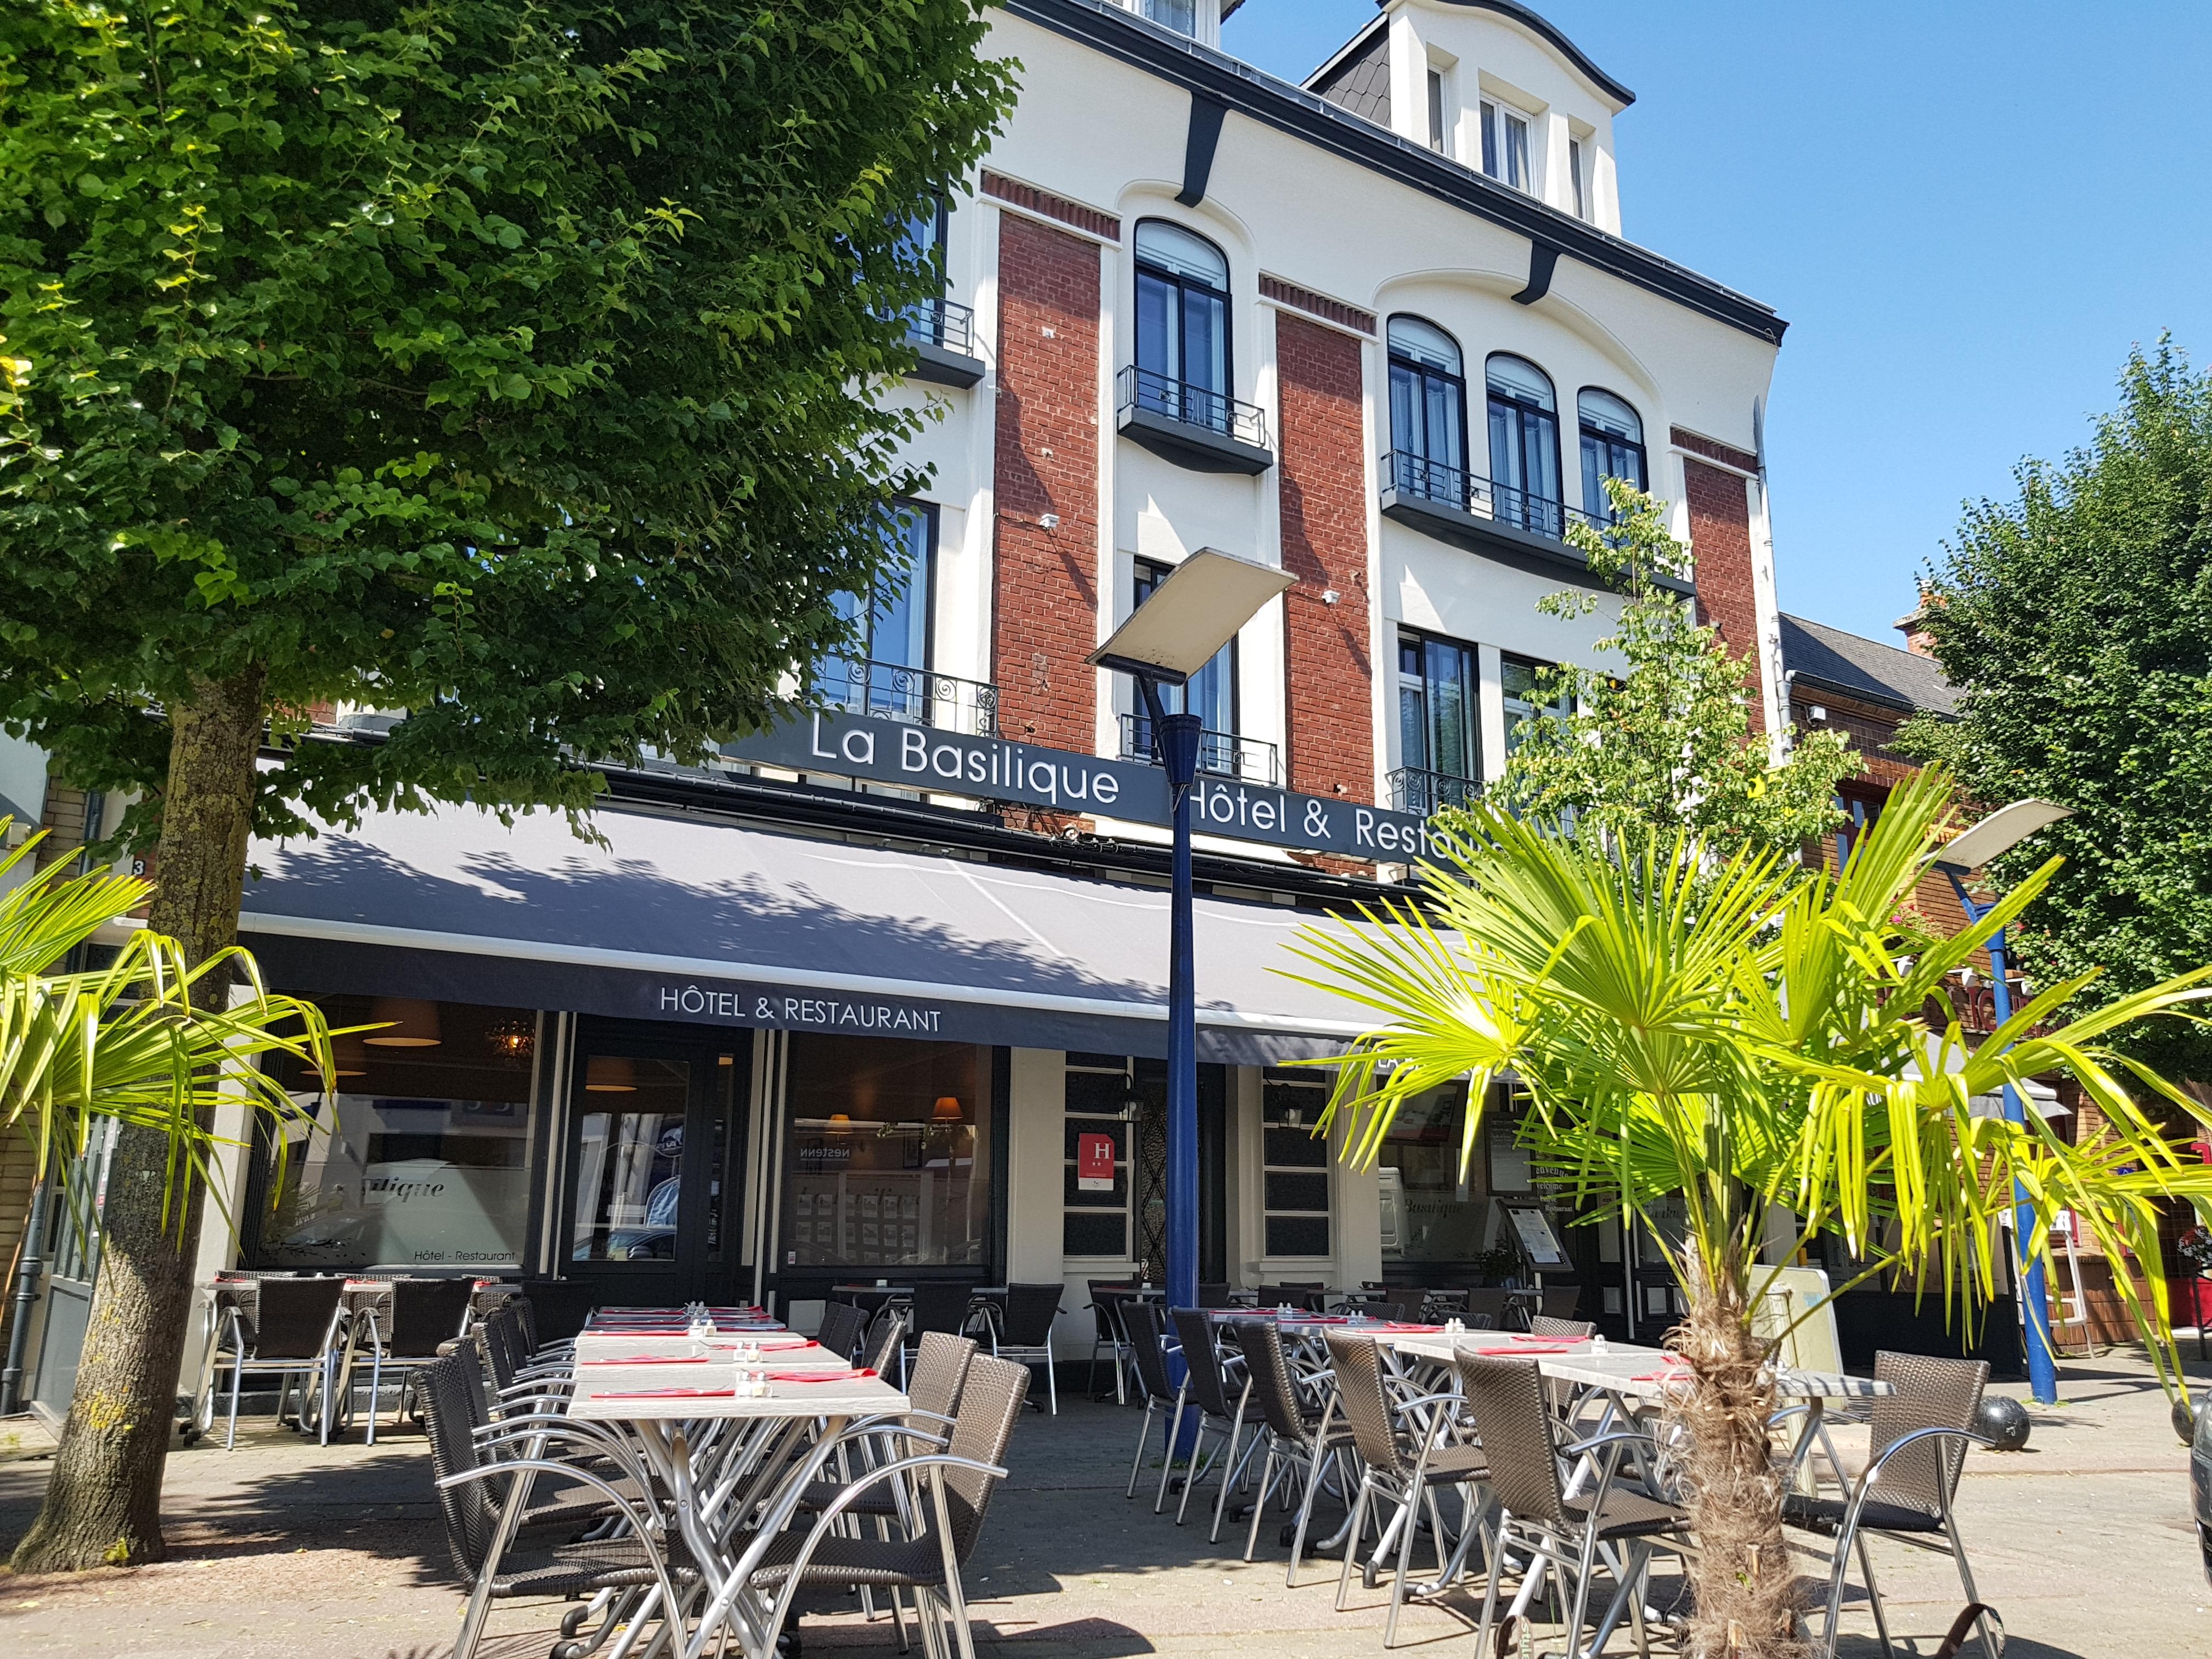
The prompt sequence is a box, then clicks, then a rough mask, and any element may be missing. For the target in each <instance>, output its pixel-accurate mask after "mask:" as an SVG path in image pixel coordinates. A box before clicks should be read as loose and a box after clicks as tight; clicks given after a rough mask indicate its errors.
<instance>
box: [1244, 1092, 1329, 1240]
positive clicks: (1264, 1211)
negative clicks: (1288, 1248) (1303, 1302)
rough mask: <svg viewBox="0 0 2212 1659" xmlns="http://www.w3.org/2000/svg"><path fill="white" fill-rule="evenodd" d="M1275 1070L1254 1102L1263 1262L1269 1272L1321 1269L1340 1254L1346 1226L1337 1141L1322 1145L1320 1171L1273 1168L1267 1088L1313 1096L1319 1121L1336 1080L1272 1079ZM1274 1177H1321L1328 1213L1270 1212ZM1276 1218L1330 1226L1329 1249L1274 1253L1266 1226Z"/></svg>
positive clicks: (1308, 1166)
mask: <svg viewBox="0 0 2212 1659" xmlns="http://www.w3.org/2000/svg"><path fill="white" fill-rule="evenodd" d="M1273 1069H1274V1068H1273V1067H1267V1068H1263V1069H1262V1070H1261V1073H1260V1079H1259V1082H1260V1088H1259V1091H1258V1098H1257V1100H1256V1101H1255V1105H1256V1106H1257V1107H1258V1114H1257V1115H1258V1119H1259V1133H1258V1134H1257V1136H1256V1137H1255V1140H1254V1145H1253V1158H1254V1160H1255V1164H1256V1167H1257V1169H1258V1170H1259V1176H1260V1179H1259V1182H1258V1185H1257V1188H1256V1189H1255V1193H1254V1194H1253V1195H1254V1197H1255V1198H1256V1199H1257V1200H1258V1204H1257V1206H1256V1212H1257V1215H1258V1218H1259V1225H1260V1237H1259V1241H1258V1242H1259V1247H1260V1260H1261V1261H1262V1262H1263V1263H1265V1264H1266V1265H1267V1267H1269V1268H1273V1267H1280V1266H1295V1267H1319V1266H1322V1265H1324V1264H1329V1263H1334V1261H1336V1260H1337V1259H1338V1256H1339V1255H1340V1253H1341V1249H1342V1245H1343V1225H1344V1224H1343V1218H1342V1215H1341V1213H1340V1212H1341V1210H1342V1208H1343V1206H1342V1205H1341V1204H1340V1202H1339V1200H1338V1193H1337V1181H1336V1137H1335V1136H1334V1135H1333V1134H1332V1135H1331V1136H1329V1137H1328V1139H1325V1140H1324V1141H1322V1143H1321V1144H1322V1147H1323V1149H1324V1155H1323V1158H1322V1164H1321V1167H1320V1168H1319V1169H1318V1170H1316V1168H1315V1167H1314V1166H1313V1165H1312V1164H1270V1163H1268V1161H1267V1090H1268V1088H1269V1087H1270V1086H1271V1085H1289V1086H1291V1087H1295V1088H1298V1089H1300V1090H1302V1091H1307V1092H1310V1094H1311V1095H1312V1097H1313V1111H1314V1114H1315V1115H1316V1117H1318V1116H1319V1115H1320V1112H1321V1109H1322V1107H1324V1106H1326V1105H1328V1095H1329V1089H1330V1086H1331V1084H1332V1082H1333V1079H1332V1078H1331V1077H1330V1076H1329V1074H1328V1073H1323V1072H1319V1071H1316V1072H1311V1073H1306V1072H1300V1073H1294V1074H1291V1075H1288V1076H1284V1077H1274V1076H1271V1075H1270V1073H1271V1072H1272V1071H1273ZM1273 1174H1279V1175H1316V1174H1318V1175H1320V1176H1322V1179H1323V1180H1324V1181H1325V1182H1327V1185H1328V1208H1327V1209H1326V1210H1325V1211H1323V1210H1277V1209H1273V1208H1270V1207H1269V1206H1268V1203H1267V1177H1268V1176H1270V1175H1273ZM1275 1216H1284V1217H1287V1218H1297V1219H1300V1220H1310V1219H1314V1218H1320V1219H1322V1220H1324V1221H1325V1222H1326V1223H1327V1224H1328V1249H1327V1250H1326V1251H1324V1252H1323V1253H1322V1254H1321V1255H1277V1254H1275V1252H1274V1251H1273V1250H1272V1249H1269V1248H1268V1243H1267V1223H1268V1221H1269V1219H1270V1218H1273V1217H1275Z"/></svg>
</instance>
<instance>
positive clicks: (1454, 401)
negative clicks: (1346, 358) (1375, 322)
mask: <svg viewBox="0 0 2212 1659" xmlns="http://www.w3.org/2000/svg"><path fill="white" fill-rule="evenodd" d="M1389 341H1390V451H1391V453H1390V470H1391V472H1392V474H1393V477H1394V482H1395V484H1396V487H1397V488H1398V489H1401V490H1403V491H1405V492H1406V493H1407V494H1408V495H1425V496H1426V497H1428V498H1429V499H1430V500H1431V501H1449V503H1450V504H1451V505H1452V506H1454V507H1465V506H1466V505H1467V372H1466V370H1465V368H1463V367H1462V360H1461V357H1460V352H1459V345H1458V343H1457V342H1455V340H1454V339H1453V338H1452V337H1451V336H1450V335H1449V334H1447V333H1445V332H1444V331H1443V330H1442V329H1440V328H1438V327H1437V325H1435V324H1434V323H1427V322H1424V321H1422V320H1421V319H1419V317H1393V318H1392V319H1390V331H1389Z"/></svg>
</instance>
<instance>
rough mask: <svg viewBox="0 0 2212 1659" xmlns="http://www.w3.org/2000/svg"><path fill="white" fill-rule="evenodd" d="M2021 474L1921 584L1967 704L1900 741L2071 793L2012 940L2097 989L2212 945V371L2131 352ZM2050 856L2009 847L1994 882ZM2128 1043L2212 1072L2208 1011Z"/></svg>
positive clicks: (2031, 790) (2029, 957) (2059, 973)
mask: <svg viewBox="0 0 2212 1659" xmlns="http://www.w3.org/2000/svg"><path fill="white" fill-rule="evenodd" d="M2015 477H2016V479H2017V482H2018V484H2019V494H2018V495H2017V496H2016V497H2015V499H2013V500H2012V501H2003V502H1999V501H1981V502H1979V503H1977V504H1975V505H1973V506H1972V507H1969V508H1968V510H1967V512H1966V516H1965V518H1964V520H1963V521H1962V522H1961V523H1960V528H1959V532H1958V535H1957V537H1956V538H1955V539H1954V541H1953V542H1951V543H1950V544H1948V548H1947V550H1946V551H1945V554H1944V556H1943V557H1942V559H1940V560H1939V561H1937V562H1936V564H1935V566H1934V568H1932V570H1931V571H1930V572H1929V576H1928V580H1927V594H1926V599H1925V600H1924V603H1923V606H1922V612H1921V614H1922V617H1923V623H1924V625H1925V626H1926V628H1927V629H1928V631H1929V633H1930V634H1931V635H1933V636H1934V649H1935V653H1936V659H1937V660H1938V661H1939V662H1941V663H1942V665H1943V671H1944V673H1945V675H1946V676H1947V677H1948V678H1949V679H1950V680H1951V682H1952V684H1954V685H1956V686H1958V687H1960V693H1961V695H1960V707H1959V714H1958V719H1957V720H1956V722H1955V723H1948V722H1941V723H1939V722H1936V721H1933V720H1922V721H1920V722H1917V723H1916V725H1915V726H1912V727H1911V728H1909V729H1908V731H1907V732H1906V733H1905V738H1904V739H1903V740H1904V741H1905V742H1906V743H1910V744H1914V745H1915V746H1916V747H1917V749H1918V750H1919V751H1920V752H1923V753H1926V754H1929V755H1933V756H1936V757H1942V758H1943V759H1946V760H1948V761H1949V762H1950V763H1953V764H1954V765H1955V766H1956V767H1957V769H1958V770H1959V774H1960V778H1961V781H1963V783H1964V785H1965V787H1966V789H1967V790H1968V791H1969V792H1970V793H1972V796H1973V797H1974V798H1975V799H1979V800H1983V801H1987V802H1990V803H1992V804H1994V803H1998V802H2002V801H2007V800H2014V799H2020V798H2021V797H2023V796H2031V795H2033V796H2040V797H2043V798H2044V799H2049V800H2054V801H2057V802H2059V803H2060V804H2061V805H2066V806H2069V807H2071V808H2073V809H2074V816H2073V817H2070V818H2068V819H2066V820H2064V821H2063V822H2062V823H2055V824H2053V825H2051V827H2050V828H2049V829H2045V830H2044V831H2042V832H2041V833H2040V834H2039V836H2037V837H2036V838H2035V846H2036V848H2038V849H2039V850H2040V851H2052V850H2055V851H2057V852H2060V853H2063V854H2064V855H2065V858H2066V864H2065V866H2064V868H2063V869H2062V870H2061V871H2060V872H2058V874H2057V876H2056V877H2054V878H2052V879H2051V882H2050V884H2048V885H2047V886H2046V887H2045V888H2044V889H2043V890H2042V892H2041V894H2040V896H2039V897H2038V898H2037V900H2036V902H2034V904H2033V905H2032V906H2030V907H2029V908H2028V909H2027V912H2026V914H2025V915H2024V916H2023V917H2022V920H2021V927H2019V928H2018V929H2016V930H2015V933H2014V934H2013V935H2012V936H2011V942H2012V943H2013V945H2014V948H2015V951H2016V952H2017V954H2018V957H2019V959H2020V960H2021V963H2022V964H2023V966H2024V967H2025V968H2026V969H2027V970H2028V972H2029V973H2030V974H2031V975H2033V976H2034V977H2035V979H2037V980H2038V981H2045V982H2048V981H2057V980H2062V979H2065V978H2068V977H2069V976H2071V975H2075V974H2079V973H2082V972H2085V971H2087V970H2088V969H2091V968H2101V969H2104V970H2105V971H2104V973H2103V975H2102V976H2101V977H2100V979H2098V980H2097V981H2096V982H2095V984H2094V985H2093V987H2091V988H2090V989H2089V990H2088V991H2087V993H2086V994H2085V996H2086V999H2087V1001H2088V1002H2090V1003H2094V1002H2096V1001H2098V1000H2101V999H2103V998H2106V997H2111V996H2118V995H2123V994H2127V993H2129V992H2131V991H2136V990H2139V989H2141V988H2142V987H2145V986H2148V985H2152V984H2155V983H2156V982H2158V981H2160V980H2162V979H2165V978H2166V977H2167V976H2168V975H2172V974H2176V973H2179V972H2181V971H2183V970H2184V969H2186V968H2188V967H2191V966H2193V965H2194V964H2196V963H2201V962H2205V961H2208V960H2212V376H2208V375H2205V374H2199V373H2197V372H2196V371H2195V370H2194V369H2193V368H2191V365H2190V363H2189V362H2188V360H2187V359H2186V358H2185V356H2183V355H2182V354H2181V353H2180V352H2179V350H2177V349H2174V348H2173V347H2172V345H2171V344H2169V343H2166V342H2160V344H2159V345H2158V347H2157V348H2156V349H2154V350H2153V351H2151V352H2149V353H2147V354H2146V353H2143V352H2140V351H2138V352H2136V353H2135V354H2133V355H2132V356H2130V358H2129V360H2128V362H2127V366H2126V368H2125V369H2124V371H2123V373H2122V374H2121V377H2120V402H2119V406H2118V409H2116V410H2113V411H2112V413H2110V414H2108V415H2106V416H2104V417H2102V418H2101V419H2100V420H2099V421H2098V422H2097V425H2096V432H2095V435H2094V437H2093V439H2092V440H2091V441H2090V442H2089V444H2088V445H2087V447H2085V448H2082V449H2080V450H2076V451H2075V452H2074V453H2070V454H2069V455H2068V456H2067V457H2066V458H2065V459H2063V460H2062V461H2060V462H2058V463H2057V464H2055V465H2054V464H2051V463H2046V462H2042V461H2034V460H2031V461H2027V462H2024V463H2023V464H2022V465H2021V467H2020V468H2019V470H2018V471H2017V473H2016V475H2015ZM2037 856H2038V854H2031V853H2029V852H2027V851H2025V850H2021V851H2017V852H2015V853H2013V854H2008V855H2007V856H2006V857H2004V858H2002V859H2001V860H1998V861H1997V863H1996V866H1994V868H1993V871H1992V874H1993V876H1994V878H1995V879H1996V883H1997V884H1998V886H1999V887H2000V888H2009V887H2010V886H2012V885H2013V884H2015V883H2016V882H2018V881H2019V880H2020V879H2021V878H2023V877H2024V876H2025V875H2026V874H2027V872H2028V871H2029V870H2030V869H2031V868H2032V867H2033V861H2034V859H2035V858H2036V857H2037ZM2130 1042H2131V1043H2132V1045H2133V1047H2134V1048H2135V1051H2136V1052H2137V1053H2139V1054H2142V1055H2143V1056H2144V1057H2145V1058H2147V1059H2148V1060H2151V1061H2152V1062H2154V1064H2156V1065H2158V1066H2160V1067H2161V1068H2163V1069H2166V1070H2170V1071H2172V1072H2173V1073H2176V1074H2178V1075H2182V1076H2187V1077H2191V1078H2194V1079H2199V1080H2204V1079H2212V1037H2208V1036H2207V1034H2206V1032H2205V1031H2204V1030H2203V1028H2201V1027H2197V1026H2180V1027H2177V1026H2172V1025H2170V1024H2169V1025H2161V1026H2159V1027H2155V1028H2151V1029H2148V1030H2144V1031H2142V1032H2141V1033H2139V1034H2137V1035H2136V1036H2134V1037H2133V1038H2132V1039H2130Z"/></svg>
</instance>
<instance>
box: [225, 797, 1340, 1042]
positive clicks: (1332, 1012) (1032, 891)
mask: <svg viewBox="0 0 2212 1659" xmlns="http://www.w3.org/2000/svg"><path fill="white" fill-rule="evenodd" d="M594 821H595V823H597V825H598V827H599V830H600V832H601V833H602V834H604V835H605V836H606V838H607V842H608V844H607V845H606V846H604V847H597V846H592V845H591V844H589V843H587V842H582V841H580V840H578V839H577V838H576V837H574V836H572V835H570V834H569V833H568V829H567V826H566V825H565V824H564V823H562V821H561V820H560V819H559V818H558V817H550V816H545V815H536V816H532V817H526V818H523V819H522V820H520V822H518V823H516V824H515V825H514V827H513V828H512V829H505V828H502V827H501V825H500V823H498V821H497V820H496V819H495V818H493V817H489V815H487V814H484V813H482V812H478V811H475V810H473V809H469V808H447V809H445V810H443V811H440V812H438V813H435V814H416V813H381V814H377V815H374V816H372V817H370V818H369V819H368V820H367V821H366V822H365V823H363V825H362V828H361V829H358V830H351V831H346V830H337V831H330V832H326V833H325V834H324V835H323V836H320V837H319V838H316V839H312V840H295V841H290V842H283V843H278V844H268V843H261V844H257V845H256V847H255V848H254V850H253V854H252V865H253V866H254V867H255V868H256V869H257V870H258V872H259V874H258V878H249V880H248V881H247V884H246V897H245V903H244V907H243V914H242V915H241V917H240V928H241V930H242V933H243V936H244V941H245V943H246V944H247V945H250V946H251V947H252V949H253V951H255V953H256V955H257V956H258V957H260V958H261V959H262V961H263V963H264V967H265V969H267V971H268V972H269V974H270V977H271V978H272V979H273V980H276V981H278V982H281V983H283V984H284V985H286V986H287V987H292V988H296V989H298V990H301V991H304V992H353V993H369V994H410V995H416V996H429V997H437V998H443V999H447V1000H457V1001H471V1002H488V1003H506V1004H510V1005H513V1006H527V1007H538V1008H562V1009H569V1010H574V1011H576V1012H588V1013H600V1014H611V1015H617V1016H621V1017H624V1018H641V1019H679V1020H693V1021H704V1022H710V1023H714V1024H735V1025H756V1026H775V1027H781V1028H787V1029H792V1030H840V1031H849V1032H853V1033H856V1034H870V1033H872V1034H878V1035H886V1036H921V1037H927V1036H939V1037H945V1038H949V1039H953V1040H957V1041H963V1042H992V1043H1006V1044H1011V1045H1015V1046H1019V1047H1029V1048H1082V1049H1092V1050H1099V1051H1103V1052H1107V1053H1117V1054H1164V1052H1165V1051H1166V1046H1167V1027H1166V1017H1167V1011H1166V993H1165V985H1166V971H1167V954H1168V895H1167V893H1166V891H1165V890H1164V889H1158V888H1152V887H1146V886H1140V885H1136V884H1127V883H1121V882H1113V881H1105V880H1098V879H1092V878H1085V877H1084V876H1082V875H1079V874H1074V873H1062V872H1051V871H1036V870H1029V869H1023V868H1019V867H1016V866H1006V865H997V864H988V863H981V862H975V861H972V860H965V859H962V858H957V857H953V856H949V855H932V854H922V853H912V852H895V851H890V850H886V849H884V848H871V847H863V846H854V845H852V844H849V843H848V842H840V841H835V840H829V839H823V838H816V837H811V836H801V835H791V834H783V833H778V832H776V831H773V830H769V829H759V828H752V827H743V826H738V825H733V824H728V823H711V822H703V821H701V820H698V819H695V818H684V817H663V816H657V815H652V814H647V813H643V812H635V811H619V810H606V811H600V812H599V813H598V814H597V815H596V817H595V820H594ZM1195 914H1196V923H1197V946H1196V950H1197V963H1198V1000H1199V1012H1198V1020H1199V1048H1200V1054H1201V1055H1202V1056H1203V1057H1204V1058H1206V1059H1208V1060H1232V1061H1237V1062H1242V1063H1248V1064H1250V1063H1264V1062H1266V1061H1268V1060H1276V1059H1287V1058H1291V1057H1293V1056H1298V1055H1317V1054H1334V1053H1335V1052H1337V1051H1338V1050H1340V1048H1342V1047H1343V1046H1344V1044H1345V1043H1346V1042H1347V1041H1349V1040H1350V1038H1351V1037H1352V1036H1355V1035H1356V1034H1357V1033H1358V1031H1359V1030H1362V1029H1363V1027H1362V1025H1361V1024H1360V1021H1359V1011H1358V1009H1357V1008H1355V1007H1353V1006H1351V1005H1349V1004H1346V1003H1344V1002H1341V1001H1339V1000H1335V999H1333V998H1330V997H1328V996H1325V995H1323V994H1321V993H1320V992H1317V991H1314V990H1311V989H1310V988H1308V987H1305V986H1303V985H1298V984H1295V983H1292V982H1291V981H1289V980H1287V979H1285V978H1283V977H1282V976H1281V975H1280V973H1279V972H1278V971H1276V970H1278V969H1291V970H1293V971H1295V970H1296V969H1297V967H1298V966H1299V963H1298V962H1297V959H1296V958H1295V957H1291V955H1290V953H1289V951H1287V950H1286V948H1285V947H1286V945H1288V944H1289V942H1290V941H1291V938H1292V936H1293V935H1294V934H1295V933H1296V932H1297V929H1298V927H1300V926H1302V925H1303V924H1304V923H1306V922H1308V921H1312V920H1314V917H1313V915H1312V914H1311V913H1310V912H1300V911H1297V910H1294V909H1291V908H1289V907H1287V906H1281V905H1274V904H1266V903H1251V904H1247V903H1237V902H1231V901H1228V900H1225V899H1218V898H1211V897H1203V896H1201V897H1200V899H1199V900H1198V901H1197V904H1196V908H1195Z"/></svg>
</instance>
